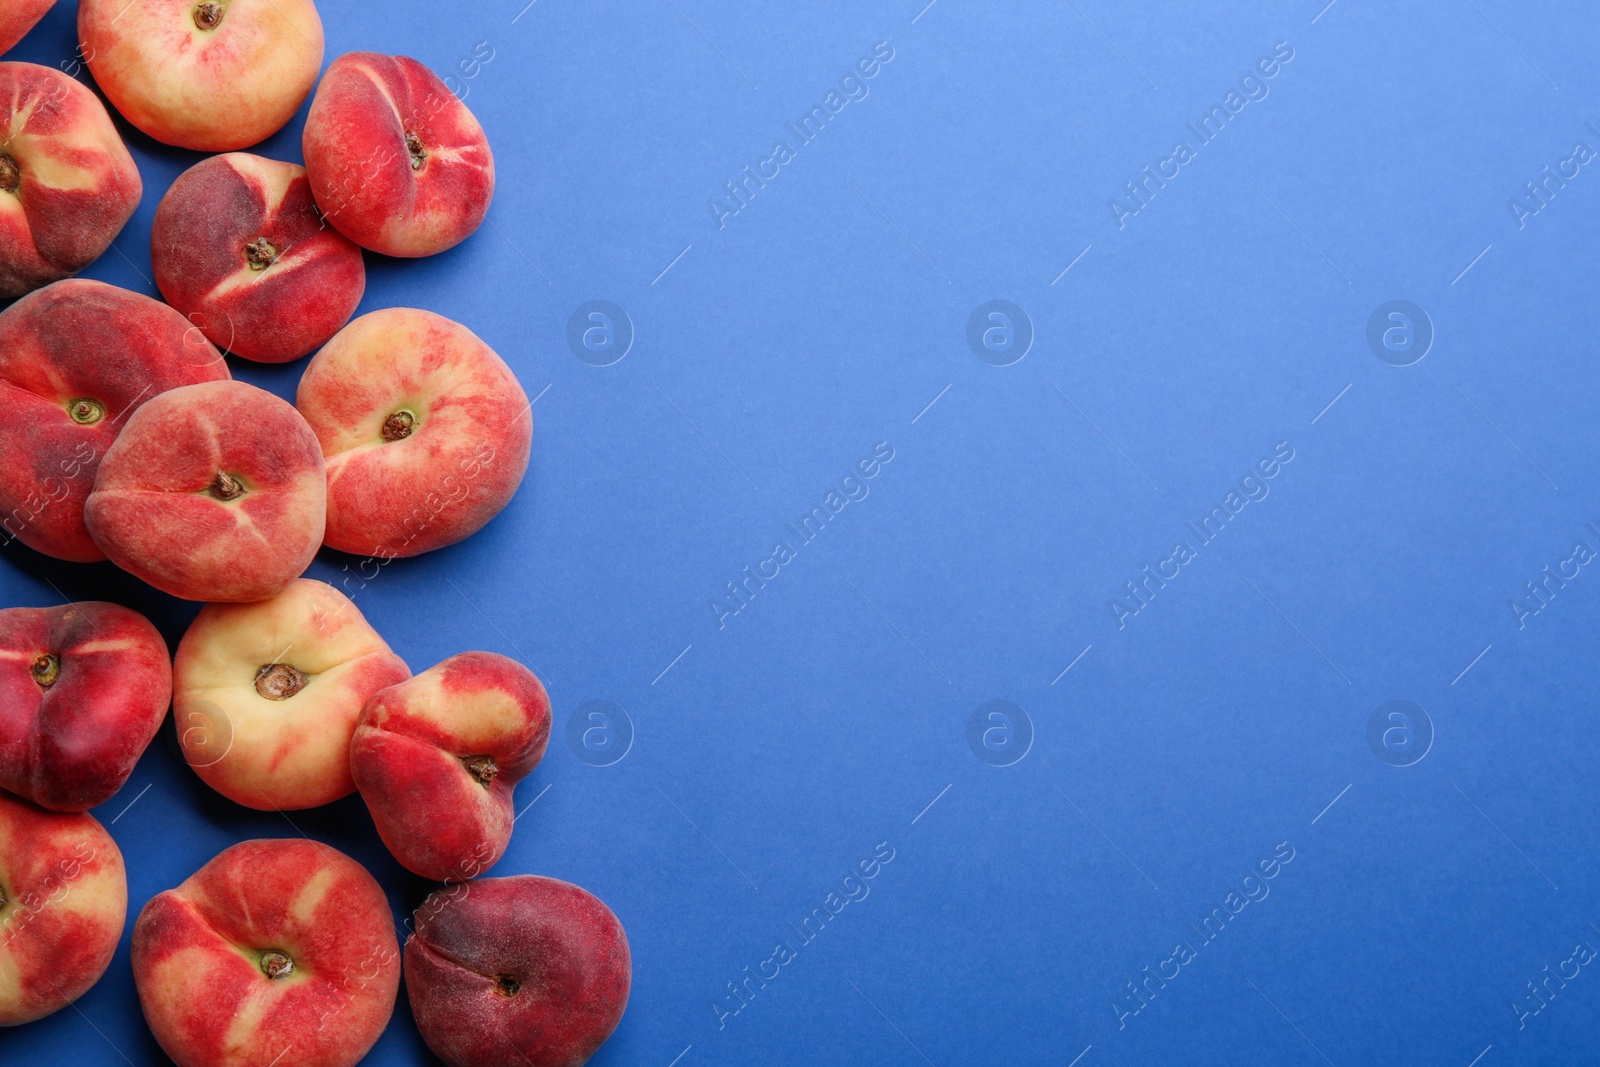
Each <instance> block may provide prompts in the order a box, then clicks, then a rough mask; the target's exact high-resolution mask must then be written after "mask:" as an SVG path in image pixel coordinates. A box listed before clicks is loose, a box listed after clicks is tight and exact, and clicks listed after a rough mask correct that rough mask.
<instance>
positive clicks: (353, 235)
mask: <svg viewBox="0 0 1600 1067" xmlns="http://www.w3.org/2000/svg"><path fill="white" fill-rule="evenodd" d="M302 149H303V150H304V153H305V159H306V170H307V172H309V173H310V175H311V188H312V191H313V192H314V193H315V194H316V197H317V204H318V205H319V206H320V207H321V208H322V211H323V214H325V215H326V216H327V217H328V221H329V222H331V223H333V225H334V226H335V227H337V228H338V230H339V232H340V233H343V234H344V235H345V236H346V237H348V238H350V239H351V240H352V241H354V242H356V244H358V245H361V246H362V247H363V248H370V249H372V250H373V251H374V252H381V253H383V254H384V255H386V256H402V257H407V258H415V257H418V256H431V255H433V254H434V253H436V252H443V251H444V250H445V249H447V248H453V247H454V246H455V245H457V244H460V243H461V242H462V241H464V240H466V239H467V238H468V237H469V236H471V235H472V233H473V231H475V230H476V229H477V228H478V227H479V226H480V225H482V223H483V219H484V216H485V215H487V214H488V213H489V201H490V200H492V199H493V198H494V155H493V154H492V153H491V152H490V151H489V140H488V138H487V137H485V136H484V132H483V127H482V126H480V125H478V120H477V119H476V118H475V117H474V116H473V114H472V112H471V111H468V110H467V106H466V105H465V104H463V103H462V102H461V101H460V100H458V99H457V98H456V96H455V95H454V94H453V93H451V92H450V90H449V89H447V88H445V84H444V82H442V81H440V80H439V77H438V75H436V74H434V73H433V71H431V70H429V69H428V68H427V67H425V66H423V65H422V64H421V63H418V62H417V61H416V60H414V59H410V58H408V57H406V56H385V55H379V54H378V53H376V52H351V53H348V54H347V55H342V56H340V57H339V58H338V59H336V60H334V61H333V63H332V64H331V65H330V66H329V67H328V72H327V73H326V74H324V75H323V76H322V84H321V85H319V86H318V87H317V95H316V96H315V97H314V98H313V99H312V101H311V112H310V114H309V115H307V116H306V129H305V136H304V138H303V141H302Z"/></svg>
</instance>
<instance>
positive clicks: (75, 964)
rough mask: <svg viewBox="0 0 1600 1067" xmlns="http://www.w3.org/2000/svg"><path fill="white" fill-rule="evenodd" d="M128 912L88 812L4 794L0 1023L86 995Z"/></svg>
mask: <svg viewBox="0 0 1600 1067" xmlns="http://www.w3.org/2000/svg"><path fill="white" fill-rule="evenodd" d="M127 915H128V880H127V874H126V872H125V871H124V869H123V866H122V853H121V852H119V851H118V850H117V843H116V842H115V841H113V840H111V835H110V834H108V833H106V831H105V828H104V827H103V826H101V825H100V824H99V823H98V822H96V821H95V820H94V817H93V816H90V815H84V814H81V813H72V814H61V813H58V812H50V811H44V810H42V809H40V808H36V807H34V806H33V805H32V804H29V803H28V802H27V801H24V800H17V799H15V798H12V797H8V796H6V795H5V794H4V793H0V1026H17V1025H20V1024H22V1023H29V1022H32V1021H33V1020H35V1019H42V1018H44V1017H45V1016H46V1015H49V1014H50V1013H51V1012H54V1011H59V1010H61V1009H62V1008H64V1007H66V1006H67V1005H68V1004H69V1003H71V1002H72V1001H74V1000H77V999H78V998H79V997H81V996H83V994H85V993H87V992H88V991H89V987H91V986H93V985H94V984H95V983H96V982H98V981H99V980H100V976H101V975H102V974H104V973H105V971H106V968H107V967H108V966H110V964H111V957H112V955H113V954H114V953H115V952H116V951H117V942H118V941H120V940H121V939H122V924H123V920H125V919H126V918H127Z"/></svg>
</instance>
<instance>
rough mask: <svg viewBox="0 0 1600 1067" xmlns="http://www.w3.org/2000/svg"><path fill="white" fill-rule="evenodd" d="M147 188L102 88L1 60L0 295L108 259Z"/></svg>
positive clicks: (15, 292)
mask: <svg viewBox="0 0 1600 1067" xmlns="http://www.w3.org/2000/svg"><path fill="white" fill-rule="evenodd" d="M143 190H144V186H143V183H141V182H140V180H139V168H138V167H136V166H134V163H133V157H132V156H130V155H129V154H128V149H127V146H126V145H124V144H123V143H122V137H121V136H120V135H119V134H118V133H117V128H116V127H115V126H113V125H112V124H111V116H110V115H108V114H106V109H105V105H104V104H102V103H100V98H99V97H97V96H95V95H94V93H92V92H90V91H89V90H88V89H87V88H85V87H84V86H83V85H81V84H79V83H78V82H77V81H75V80H73V79H72V78H69V77H67V76H66V75H65V74H63V73H62V72H61V71H59V70H52V69H51V68H49V67H41V66H39V65H38V64H35V63H0V297H13V296H21V295H22V294H23V293H26V292H28V291H29V290H30V289H37V288H39V286H41V285H46V284H48V283H50V282H53V281H56V280H58V279H60V278H65V277H67V276H68V275H71V274H76V273H78V271H80V270H82V269H83V268H84V267H87V266H88V265H89V264H90V263H93V262H94V261H95V260H96V259H99V258H100V254H101V253H102V252H104V251H105V250H106V249H107V248H110V247H111V242H112V240H113V239H115V238H116V236H117V234H118V233H120V232H122V227H123V226H124V225H125V224H126V223H127V221H128V219H129V218H130V217H131V216H132V215H133V209H134V208H136V207H138V206H139V196H140V194H141V193H142V192H143Z"/></svg>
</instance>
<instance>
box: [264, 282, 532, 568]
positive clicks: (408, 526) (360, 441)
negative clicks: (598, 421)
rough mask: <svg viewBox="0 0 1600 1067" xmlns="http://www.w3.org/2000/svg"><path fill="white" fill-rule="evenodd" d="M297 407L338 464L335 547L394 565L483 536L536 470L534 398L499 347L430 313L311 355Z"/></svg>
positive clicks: (352, 330)
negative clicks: (531, 467)
mask: <svg viewBox="0 0 1600 1067" xmlns="http://www.w3.org/2000/svg"><path fill="white" fill-rule="evenodd" d="M295 406H296V407H298V408H299V409H300V413H301V414H302V415H304V416H305V417H306V421H307V422H309V423H310V424H311V428H312V430H314V431H315V432H316V435H317V439H318V440H319V441H321V442H322V450H323V454H324V455H325V456H326V457H327V462H328V529H327V544H328V545H329V546H330V547H332V548H337V549H339V550H340V551H342V552H353V553H356V554H358V555H365V556H374V557H378V558H382V559H393V558H395V557H398V556H415V555H418V554H419V553H422V552H429V551H432V550H433V549H436V548H442V547H444V546H445V545H453V544H455V543H456V542H457V541H460V540H462V539H463V538H465V537H468V536H470V535H471V534H473V533H476V532H477V531H478V530H480V529H482V528H483V526H484V525H485V524H486V523H487V522H488V521H489V520H490V519H492V518H494V517H495V516H496V515H498V514H499V513H500V510H501V509H502V508H504V507H505V506H506V504H508V503H509V502H510V500H511V497H512V496H513V494H515V493H516V491H517V486H518V485H520V484H521V483H522V476H523V474H524V473H525V472H526V471H527V469H528V450H529V447H530V446H531V444H532V440H533V416H532V412H531V410H530V407H529V404H528V395H527V394H526V393H524V392H523V391H522V386H521V385H520V384H518V382H517V378H516V375H515V374H513V373H512V372H511V368H510V367H508V366H506V364H505V361H504V360H502V359H501V358H500V357H499V356H498V355H496V354H495V352H494V350H493V349H492V348H490V347H489V346H488V345H486V344H484V343H483V342H482V341H480V340H479V339H478V338H477V336H476V335H474V334H473V333H472V332H471V331H470V330H468V329H467V328H466V327H465V326H461V325H460V324H458V323H454V322H451V321H450V320H449V319H446V318H444V317H442V316H439V315H435V314H433V313H432V312H429V311H417V310H414V309H411V308H389V309H387V310H384V311H374V312H372V313H371V314H370V315H363V316H362V317H361V318H359V319H357V320H356V321H354V322H352V323H351V324H350V325H349V326H346V327H345V328H344V329H343V330H341V331H340V332H339V334H338V335H337V336H336V337H334V339H333V340H332V341H330V342H328V345H327V347H326V348H324V349H323V350H322V351H321V352H318V353H317V354H316V356H315V357H313V358H312V360H311V364H310V365H309V366H308V367H306V372H305V376H304V377H302V378H301V379H300V390H299V392H298V393H297V394H296V396H295Z"/></svg>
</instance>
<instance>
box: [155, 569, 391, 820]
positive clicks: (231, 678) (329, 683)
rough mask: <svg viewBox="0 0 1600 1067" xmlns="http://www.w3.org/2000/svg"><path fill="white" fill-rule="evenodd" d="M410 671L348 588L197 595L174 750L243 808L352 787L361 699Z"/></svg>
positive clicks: (325, 798)
mask: <svg viewBox="0 0 1600 1067" xmlns="http://www.w3.org/2000/svg"><path fill="white" fill-rule="evenodd" d="M410 677H411V669H410V668H409V667H407V666H406V665H405V661H404V660H402V659H401V658H400V657H399V656H397V655H395V654H394V653H393V652H391V651H389V646H388V645H386V644H384V641H383V638H381V637H379V636H378V633H377V631H376V630H374V629H373V628H372V627H371V626H370V625H369V624H368V623H367V620H366V619H364V618H362V617H361V612H360V611H358V610H357V609H356V606H355V605H354V604H353V603H351V602H350V599H349V598H348V597H346V596H345V595H344V594H343V593H341V592H339V591H338V590H337V589H335V588H333V587H332V586H331V585H328V584H327V583H326V582H314V581H311V580H310V579H308V578H300V579H298V580H296V581H295V582H294V583H293V584H292V585H290V586H289V588H287V589H285V590H284V591H283V592H281V593H279V594H278V595H277V596H275V597H273V598H272V599H271V600H264V601H262V602H261V603H259V604H208V605H206V606H205V607H204V608H202V609H201V610H200V614H199V616H198V617H197V618H196V619H195V620H194V623H193V624H192V625H191V626H190V627H189V631H188V633H186V634H184V635H183V640H182V641H181V642H179V644H178V658H177V663H176V665H175V667H174V677H173V683H174V685H173V715H174V718H175V720H176V722H177V724H178V739H179V741H180V743H181V744H182V746H183V754H184V758H185V759H187V760H188V761H189V765H190V766H191V767H193V768H194V769H195V772H196V773H197V774H199V775H200V777H201V778H203V779H205V781H206V783H207V784H208V785H210V786H211V788H213V789H215V790H216V791H217V792H219V793H221V794H222V795H223V796H225V797H228V798H229V799H230V800H234V801H236V802H238V803H240V804H243V805H245V806H246V807H249V808H257V809H260V810H269V809H293V808H313V807H317V806H318V805H321V804H331V803H333V802H334V801H335V800H338V799H339V798H340V797H344V796H349V795H350V794H351V793H353V792H355V788H356V786H355V782H354V781H352V780H351V778H350V736H351V734H353V733H354V732H355V728H356V720H357V719H359V718H360V717H361V706H362V705H363V704H365V703H366V702H367V698H368V697H370V696H372V695H373V694H374V693H376V692H377V691H378V690H380V689H385V688H387V687H389V686H391V685H396V684H398V683H400V682H403V681H405V680H406V679H407V678H410Z"/></svg>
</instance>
